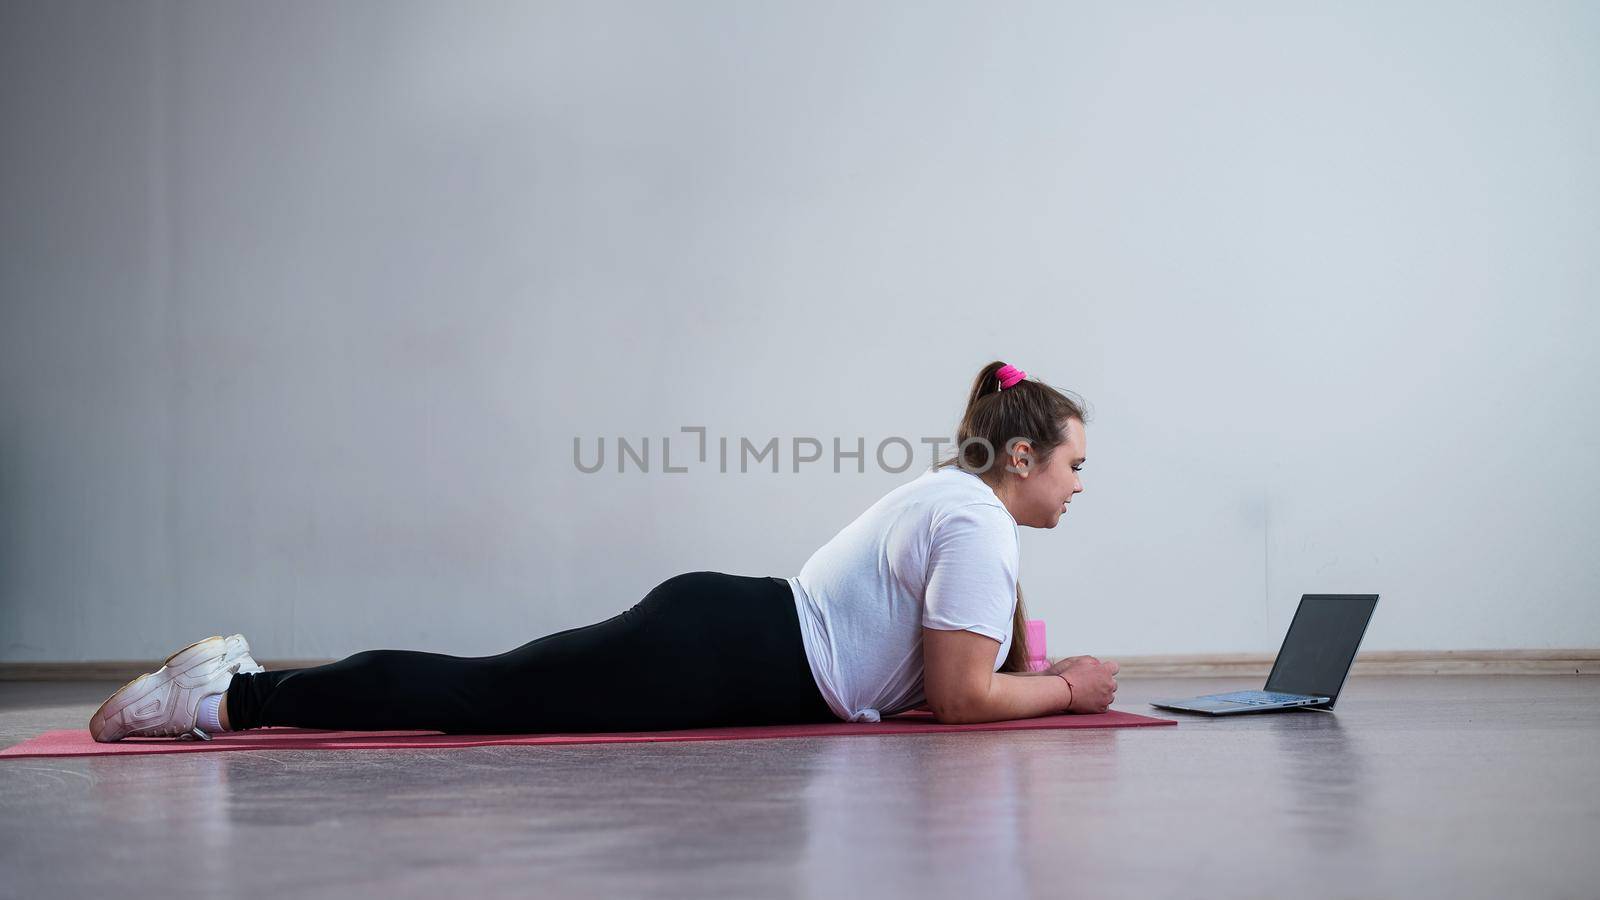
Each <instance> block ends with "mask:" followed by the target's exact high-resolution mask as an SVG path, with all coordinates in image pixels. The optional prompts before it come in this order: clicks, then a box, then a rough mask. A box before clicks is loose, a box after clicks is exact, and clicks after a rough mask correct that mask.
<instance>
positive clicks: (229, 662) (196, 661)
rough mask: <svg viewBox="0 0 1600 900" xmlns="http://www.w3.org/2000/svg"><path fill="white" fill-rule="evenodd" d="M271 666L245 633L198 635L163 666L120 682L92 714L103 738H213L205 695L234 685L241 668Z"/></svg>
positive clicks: (96, 733)
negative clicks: (203, 719)
mask: <svg viewBox="0 0 1600 900" xmlns="http://www.w3.org/2000/svg"><path fill="white" fill-rule="evenodd" d="M264 671H266V670H265V669H263V668H262V667H261V665H260V664H259V663H257V662H256V661H255V660H254V659H252V658H251V656H250V645H249V643H247V642H246V641H245V639H244V637H243V635H237V634H235V635H231V636H229V637H227V638H223V637H220V636H213V637H208V638H205V639H204V640H199V641H195V642H194V643H192V644H190V645H189V646H187V647H185V648H183V649H182V650H179V651H178V652H177V653H174V654H172V655H171V656H169V657H167V659H166V662H165V663H163V664H162V666H161V668H160V669H159V670H158V671H155V672H150V673H147V674H144V675H140V676H139V677H138V678H135V679H134V680H132V681H130V682H128V683H127V684H125V685H123V686H122V687H120V688H118V689H117V691H116V693H114V694H112V695H111V696H110V697H108V698H106V702H104V703H102V704H100V708H99V709H97V710H95V713H94V715H93V716H92V717H91V718H90V719H89V734H90V735H91V736H92V737H93V738H94V739H95V740H96V741H100V742H101V743H110V742H112V741H120V740H122V739H123V738H125V737H179V738H196V739H199V740H205V741H209V740H211V736H210V735H209V734H206V733H205V732H204V731H203V730H201V729H200V728H199V727H198V726H197V725H196V724H195V722H196V719H197V718H198V711H199V707H200V701H201V700H202V699H204V698H206V697H209V696H211V695H213V694H220V693H222V692H223V691H226V690H227V689H228V682H229V681H231V680H232V679H233V676H234V674H235V673H238V672H250V673H255V672H264Z"/></svg>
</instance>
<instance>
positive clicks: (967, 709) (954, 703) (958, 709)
mask: <svg viewBox="0 0 1600 900" xmlns="http://www.w3.org/2000/svg"><path fill="white" fill-rule="evenodd" d="M928 709H929V710H930V711H932V712H933V717H934V718H935V719H936V720H938V722H939V724H941V725H971V724H973V723H976V722H986V721H988V720H987V719H985V718H984V717H983V713H982V711H981V709H980V707H979V704H978V703H977V702H976V701H975V700H973V699H971V698H962V699H959V700H955V699H952V700H944V701H941V702H938V703H935V702H933V701H932V700H930V701H928Z"/></svg>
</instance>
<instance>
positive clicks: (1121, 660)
mask: <svg viewBox="0 0 1600 900" xmlns="http://www.w3.org/2000/svg"><path fill="white" fill-rule="evenodd" d="M1111 658H1113V659H1115V660H1116V661H1117V667H1118V671H1117V675H1118V677H1128V678H1157V677H1160V678H1220V677H1229V678H1231V677H1235V676H1240V677H1243V676H1248V677H1252V678H1265V677H1267V675H1268V674H1269V673H1270V672H1271V671H1272V662H1273V659H1274V658H1275V654H1271V653H1240V654H1206V653H1201V654H1192V655H1177V656H1125V657H1124V656H1112V657H1111ZM1350 674H1351V676H1352V677H1354V676H1360V675H1600V650H1372V651H1363V652H1361V653H1359V654H1357V655H1356V662H1355V665H1354V666H1351V668H1350Z"/></svg>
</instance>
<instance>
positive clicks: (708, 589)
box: [227, 572, 838, 734]
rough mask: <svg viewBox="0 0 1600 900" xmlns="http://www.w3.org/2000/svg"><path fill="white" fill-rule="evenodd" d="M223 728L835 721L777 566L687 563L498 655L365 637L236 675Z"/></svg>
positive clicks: (569, 727) (487, 728)
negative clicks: (628, 599) (629, 595)
mask: <svg viewBox="0 0 1600 900" xmlns="http://www.w3.org/2000/svg"><path fill="white" fill-rule="evenodd" d="M227 702H228V720H229V725H230V727H232V728H233V729H235V730H240V729H245V728H259V727H261V726H264V725H295V726H299V727H302V728H328V729H340V730H352V731H383V730H391V729H393V730H428V731H443V732H449V733H456V734H524V733H533V732H570V731H655V730H663V729H672V728H704V727H712V726H718V725H762V724H786V723H796V722H836V721H838V718H837V717H836V716H834V714H833V712H832V710H830V709H829V708H828V705H827V703H826V702H825V701H824V700H823V699H822V695H821V693H820V692H818V690H817V684H816V681H815V679H813V678H812V676H811V668H810V666H809V665H808V664H807V663H806V654H805V647H804V645H803V644H802V643H801V638H800V622H799V619H798V617H797V615H796V613H795V608H794V595H793V594H792V593H791V592H790V589H789V583H788V582H787V581H785V580H784V579H782V578H770V577H750V576H743V575H725V574H723V573H721V572H689V573H686V574H683V575H677V576H674V577H672V578H669V579H667V580H666V581H664V582H662V583H661V584H659V585H657V586H656V587H655V588H654V589H652V590H651V591H650V593H649V594H646V595H645V598H644V599H643V600H640V601H639V602H638V603H637V604H635V605H634V606H633V608H632V609H629V610H627V611H625V612H622V613H619V614H618V615H615V616H613V617H611V618H609V619H607V620H605V621H604V622H598V623H596V624H594V625H585V626H583V627H581V628H572V629H568V630H567V631H561V632H557V633H555V634H552V635H548V636H546V637H542V638H539V639H538V640H534V641H530V642H529V643H526V644H523V645H522V646H521V647H518V648H516V649H515V650H510V651H507V652H505V653H501V654H499V655H498V656H479V657H461V656H446V655H444V654H441V653H421V652H418V651H414V650H367V651H365V652H362V653H357V654H355V655H354V656H348V657H346V658H344V659H342V660H340V661H338V662H335V663H329V664H328V665H325V666H315V667H311V668H304V669H281V670H277V671H272V672H264V673H261V674H256V675H235V676H234V677H233V681H232V682H231V683H230V684H229V686H228V701H227Z"/></svg>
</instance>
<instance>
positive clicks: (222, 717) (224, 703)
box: [217, 691, 233, 731]
mask: <svg viewBox="0 0 1600 900" xmlns="http://www.w3.org/2000/svg"><path fill="white" fill-rule="evenodd" d="M217 721H218V722H221V723H222V730H223V731H232V730H233V727H232V726H230V725H229V724H228V692H227V691H223V692H222V699H221V700H220V701H219V702H218V703H217Z"/></svg>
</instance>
